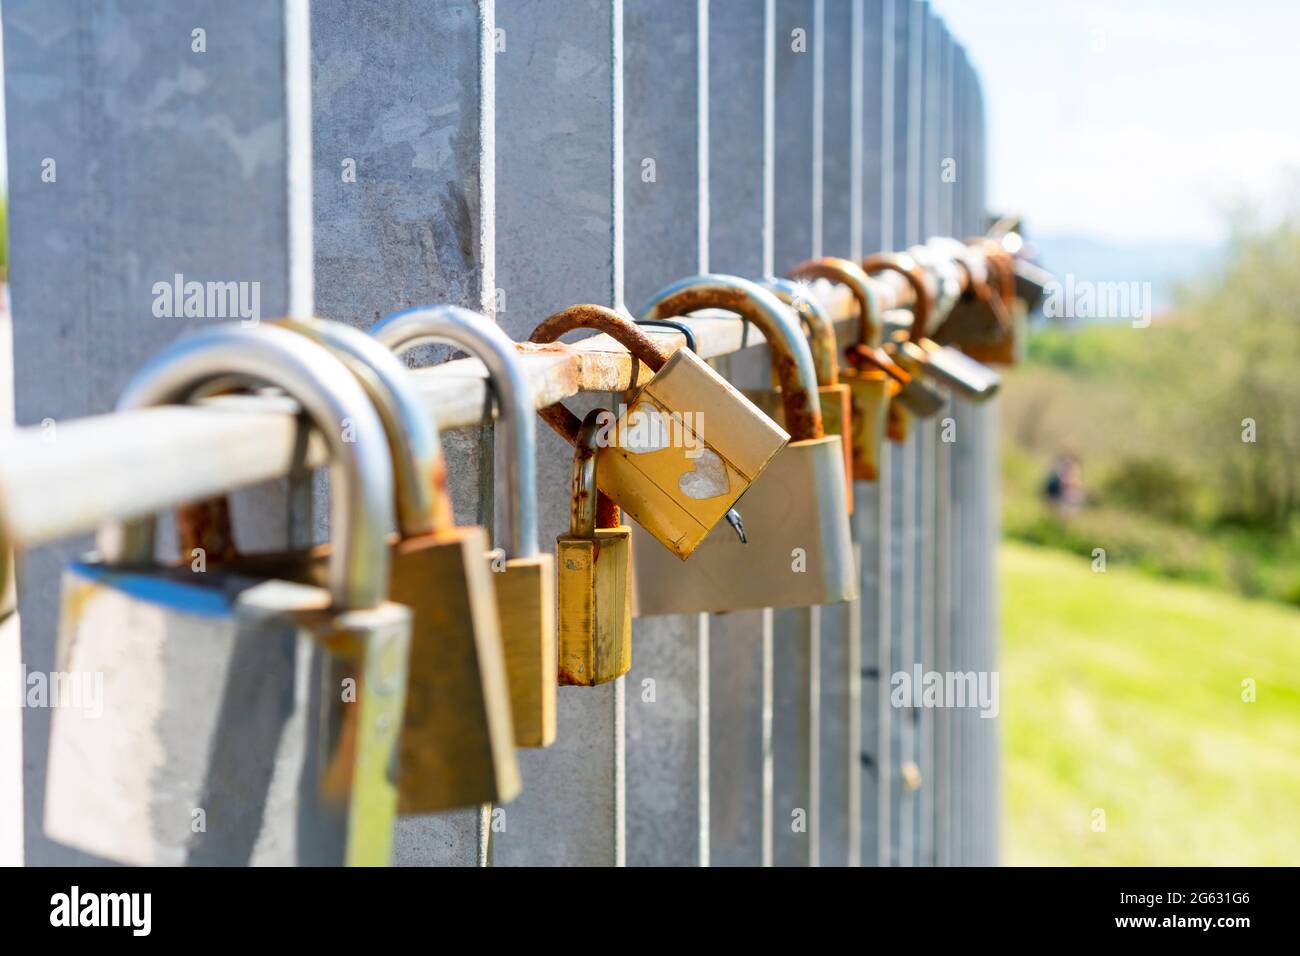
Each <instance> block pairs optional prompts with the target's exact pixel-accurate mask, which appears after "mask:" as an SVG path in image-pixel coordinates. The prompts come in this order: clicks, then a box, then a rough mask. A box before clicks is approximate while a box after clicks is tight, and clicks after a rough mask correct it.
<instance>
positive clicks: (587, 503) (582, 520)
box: [569, 408, 619, 538]
mask: <svg viewBox="0 0 1300 956" xmlns="http://www.w3.org/2000/svg"><path fill="white" fill-rule="evenodd" d="M607 416H609V417H607ZM610 418H612V413H611V412H610V411H608V410H607V409H604V408H593V409H592V410H591V411H589V412H588V413H587V417H586V418H584V419H583V420H582V424H581V425H580V426H579V427H578V441H577V444H575V445H574V448H573V495H572V497H571V499H570V500H571V501H572V505H571V511H570V515H569V533H570V534H571V535H573V536H575V537H578V538H594V537H595V536H596V502H597V499H598V497H599V494H600V493H599V490H598V488H597V486H596V458H597V456H598V454H599V452H600V443H599V437H600V431H601V428H602V427H605V425H606V423H607V422H608V421H609V420H610ZM613 515H614V519H613V520H614V526H615V527H617V526H618V524H619V518H618V509H617V508H615V509H614V511H613ZM606 520H609V518H608V517H606Z"/></svg>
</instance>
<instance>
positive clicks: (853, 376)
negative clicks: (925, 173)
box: [791, 257, 943, 481]
mask: <svg viewBox="0 0 1300 956" xmlns="http://www.w3.org/2000/svg"><path fill="white" fill-rule="evenodd" d="M791 275H795V276H798V277H799V278H803V279H814V278H820V279H826V280H828V281H831V282H838V283H840V284H842V285H844V286H845V287H846V288H848V290H849V291H850V292H851V293H852V295H853V300H854V303H855V304H856V306H857V312H858V325H857V328H858V333H857V342H856V343H854V344H852V345H850V346H849V347H848V348H847V349H846V350H845V353H844V354H845V358H846V359H847V361H848V364H847V365H846V366H845V368H843V369H842V370H841V375H842V376H843V378H844V381H845V383H846V384H847V385H848V387H849V391H850V395H851V397H852V404H853V423H854V428H853V433H852V454H853V476H854V477H855V478H857V479H858V480H859V481H875V480H876V479H877V478H878V477H879V474H880V448H881V443H882V442H883V440H884V435H885V429H886V422H887V420H888V415H889V409H890V408H891V407H892V403H893V401H894V400H895V399H897V401H898V403H899V407H900V408H907V409H910V410H911V411H912V412H913V413H914V414H917V415H920V416H922V417H927V416H930V415H933V414H935V413H936V412H938V410H939V409H940V408H942V407H943V396H942V395H940V394H939V393H938V392H937V391H936V390H935V389H933V388H931V387H930V386H929V385H928V384H926V383H925V382H923V381H921V380H920V379H917V378H915V377H914V376H912V375H911V374H910V373H909V372H907V371H906V370H905V369H903V368H902V367H900V366H899V365H898V363H897V362H895V361H894V360H893V359H892V358H890V356H889V355H888V354H886V353H885V351H884V350H883V349H881V348H880V347H879V342H880V335H881V325H880V303H879V300H878V298H877V295H876V290H875V289H874V288H873V287H872V280H871V279H870V278H869V277H868V276H867V274H866V273H865V272H863V271H862V269H861V268H859V267H858V265H857V264H856V263H854V262H851V261H849V260H848V259H837V258H833V257H827V258H824V259H819V260H811V261H809V262H804V263H801V264H800V265H798V266H796V267H795V269H794V271H793V272H792V273H791Z"/></svg>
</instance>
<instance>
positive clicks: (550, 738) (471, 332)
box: [370, 305, 556, 747]
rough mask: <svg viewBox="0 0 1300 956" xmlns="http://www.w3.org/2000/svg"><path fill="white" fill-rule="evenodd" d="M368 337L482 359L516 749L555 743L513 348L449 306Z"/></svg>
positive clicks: (530, 465)
mask: <svg viewBox="0 0 1300 956" xmlns="http://www.w3.org/2000/svg"><path fill="white" fill-rule="evenodd" d="M370 334H371V335H372V336H374V337H375V338H376V339H378V340H379V341H380V342H382V343H383V344H384V345H386V346H388V347H389V348H390V349H392V350H393V351H394V352H397V353H399V354H400V353H401V352H403V351H405V350H406V349H409V348H412V347H413V346H416V345H419V344H422V343H426V342H446V343H450V344H452V345H455V346H457V347H458V348H461V349H464V350H465V351H466V352H468V353H469V354H471V355H473V356H475V357H476V358H478V359H479V360H480V361H482V362H483V364H484V366H486V368H487V371H488V386H489V388H490V389H491V392H492V395H493V398H494V400H495V402H496V408H497V416H498V418H499V420H500V421H501V422H502V424H503V425H504V428H505V432H506V439H507V440H506V447H507V448H508V449H509V451H510V454H509V456H508V457H507V458H506V459H505V468H506V519H507V521H506V525H507V529H508V534H507V538H506V540H507V549H506V551H505V553H504V561H501V560H499V559H498V556H497V554H496V553H495V552H492V553H490V554H489V555H488V558H489V561H490V567H491V568H492V570H493V574H492V575H491V578H492V583H493V584H494V585H495V587H496V604H497V611H498V613H499V614H500V616H501V640H502V644H503V646H504V648H505V659H506V679H507V680H508V681H509V684H510V707H511V714H512V717H513V723H514V728H515V746H517V747H548V746H550V745H551V743H553V742H554V740H555V685H556V671H555V668H556V644H555V557H554V555H551V554H543V553H541V551H540V549H539V548H538V545H537V451H536V449H537V418H536V415H534V414H533V413H534V408H533V392H532V389H531V388H530V387H529V385H528V379H527V376H526V375H525V373H524V369H523V365H522V363H521V362H520V360H519V353H518V351H517V350H516V349H515V343H514V342H512V341H511V340H510V337H509V336H507V335H506V334H505V333H504V332H503V331H501V329H500V327H498V326H497V325H496V324H495V323H492V322H489V321H488V320H487V319H485V318H484V317H483V316H481V315H479V314H478V313H477V312H471V311H470V310H469V309H463V308H460V307H459V306H454V305H439V306H432V307H420V308H413V309H406V310H404V311H401V312H394V313H393V314H392V315H390V316H388V317H387V318H385V319H383V320H381V321H380V322H378V323H377V324H375V325H374V326H373V327H372V328H371V329H370Z"/></svg>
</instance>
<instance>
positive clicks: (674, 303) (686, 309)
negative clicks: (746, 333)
mask: <svg viewBox="0 0 1300 956" xmlns="http://www.w3.org/2000/svg"><path fill="white" fill-rule="evenodd" d="M700 309H725V310H726V311H728V312H735V313H736V314H737V315H739V316H741V317H742V318H744V319H748V320H749V321H750V322H753V323H754V324H755V325H756V326H758V329H759V331H760V332H762V333H763V337H764V338H765V339H767V344H768V351H770V352H771V354H772V371H773V372H774V373H776V377H777V379H778V380H779V381H780V382H781V403H782V406H783V407H784V409H785V429H786V431H788V432H789V433H790V437H791V438H792V439H793V440H795V441H803V440H806V439H810V438H821V437H822V435H823V429H822V412H821V405H820V403H819V402H818V401H817V397H816V396H815V395H811V394H809V392H808V390H807V389H805V388H802V387H800V385H799V365H798V362H797V361H796V359H795V357H794V355H793V354H792V353H791V351H790V348H789V343H788V342H786V340H785V335H784V332H783V330H782V329H781V328H779V327H777V325H776V324H775V323H774V322H773V321H772V318H771V316H769V315H768V314H767V311H766V310H765V309H764V308H763V307H762V306H761V305H760V304H759V303H757V302H755V301H754V300H753V299H752V298H750V296H749V294H748V293H747V292H746V291H745V290H744V289H739V288H729V287H726V286H716V285H711V286H702V287H700V288H693V289H683V290H682V291H681V292H678V293H676V294H675V295H671V296H668V297H667V298H666V299H664V300H663V301H661V302H660V303H658V305H656V306H655V308H654V309H653V310H652V311H651V316H650V317H652V318H658V317H661V316H670V315H687V314H689V313H691V312H698V311H699V310H700Z"/></svg>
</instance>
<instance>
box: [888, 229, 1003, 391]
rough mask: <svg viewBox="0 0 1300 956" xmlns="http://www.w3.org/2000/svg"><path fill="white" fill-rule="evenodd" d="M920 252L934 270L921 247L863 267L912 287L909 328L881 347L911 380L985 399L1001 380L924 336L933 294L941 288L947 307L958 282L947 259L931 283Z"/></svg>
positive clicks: (929, 252)
mask: <svg viewBox="0 0 1300 956" xmlns="http://www.w3.org/2000/svg"><path fill="white" fill-rule="evenodd" d="M923 251H924V252H925V253H926V254H928V255H929V256H930V259H931V261H932V262H934V263H935V265H936V266H937V265H938V263H937V261H935V260H937V257H935V256H934V254H933V252H932V251H930V250H925V248H924V247H922V246H918V247H914V249H913V254H912V255H893V256H875V257H871V258H869V259H868V260H867V262H865V263H864V264H863V269H864V270H865V271H867V272H872V271H874V270H875V269H882V268H883V269H893V270H895V271H898V272H900V273H901V274H902V275H904V276H905V277H906V278H907V280H908V282H909V283H911V284H912V287H913V291H914V292H915V294H916V304H915V306H914V311H913V317H912V327H911V329H910V330H909V331H907V332H904V333H894V334H893V335H892V336H891V337H890V340H889V341H887V342H886V343H885V345H884V348H885V351H886V352H887V353H888V354H889V356H890V357H891V358H892V359H894V361H896V362H898V364H899V365H901V366H902V367H903V368H905V369H906V370H907V371H908V372H910V373H911V374H912V375H913V377H917V376H926V377H928V378H930V379H932V380H934V381H936V382H939V383H940V384H942V385H945V386H947V387H948V388H950V389H952V390H953V391H955V392H957V393H958V394H959V395H961V396H962V397H963V398H965V399H967V400H968V401H973V402H983V401H987V400H988V399H990V398H992V397H993V395H995V394H996V393H997V390H998V387H999V386H1000V384H1001V381H1002V379H1001V376H999V375H998V373H997V372H995V371H993V370H992V369H990V368H988V367H987V366H985V365H981V364H980V363H979V362H976V361H975V360H974V359H972V358H970V357H969V356H966V355H963V354H962V353H961V352H959V351H957V350H956V349H954V348H951V347H948V346H943V345H939V344H938V343H937V342H935V341H934V340H932V339H929V338H927V337H926V331H927V329H928V328H929V320H930V317H931V316H932V315H933V314H934V310H935V308H936V304H935V298H936V296H937V295H938V294H940V293H938V292H936V290H938V289H942V290H944V291H943V292H942V295H943V296H944V300H943V306H944V308H950V307H951V304H952V303H953V302H955V301H956V299H955V295H960V283H959V281H958V280H957V279H956V278H955V274H956V266H955V265H952V264H951V260H946V259H945V263H946V264H945V265H944V266H943V267H942V268H940V269H938V270H937V271H938V278H937V279H935V280H933V281H931V280H930V277H929V276H927V274H926V272H925V269H924V268H923V267H922V266H921V265H920V264H919V263H918V262H917V260H916V258H915V256H916V255H921V254H922V252H923ZM950 266H951V268H949V267H950ZM954 293H955V295H954Z"/></svg>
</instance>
